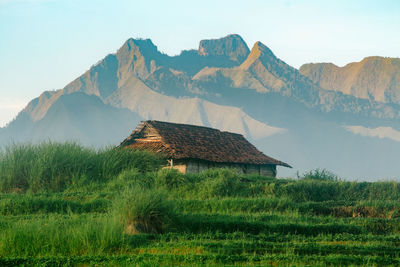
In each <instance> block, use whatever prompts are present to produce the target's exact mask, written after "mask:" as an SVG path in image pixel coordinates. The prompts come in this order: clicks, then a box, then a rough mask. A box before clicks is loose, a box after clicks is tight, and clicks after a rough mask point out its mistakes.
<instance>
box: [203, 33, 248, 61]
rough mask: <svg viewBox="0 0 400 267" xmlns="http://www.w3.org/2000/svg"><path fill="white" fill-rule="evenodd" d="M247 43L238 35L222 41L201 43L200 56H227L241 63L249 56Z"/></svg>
mask: <svg viewBox="0 0 400 267" xmlns="http://www.w3.org/2000/svg"><path fill="white" fill-rule="evenodd" d="M249 53H250V50H249V47H248V46H247V44H246V42H245V41H244V40H243V39H242V37H240V35H238V34H230V35H227V36H225V37H223V38H220V39H209V40H202V41H200V45H199V54H200V55H202V56H226V57H228V58H230V59H232V60H234V61H237V62H239V63H241V62H243V61H244V60H245V59H246V58H247V56H248V55H249Z"/></svg>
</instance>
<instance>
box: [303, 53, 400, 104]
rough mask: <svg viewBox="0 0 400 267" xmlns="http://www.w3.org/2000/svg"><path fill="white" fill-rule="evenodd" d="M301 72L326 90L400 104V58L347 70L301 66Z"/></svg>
mask: <svg viewBox="0 0 400 267" xmlns="http://www.w3.org/2000/svg"><path fill="white" fill-rule="evenodd" d="M300 72H301V73H302V74H303V75H305V76H307V77H308V78H310V79H311V80H312V81H313V82H315V83H316V84H317V85H318V86H320V87H321V88H323V89H326V90H333V91H339V92H342V93H344V94H347V95H353V96H355V97H357V98H363V99H368V100H370V101H377V102H382V103H395V104H400V58H384V57H377V56H375V57H366V58H364V59H363V60H362V61H360V62H353V63H349V64H347V65H346V66H344V67H338V66H336V65H334V64H332V63H316V64H312V63H310V64H304V65H302V66H301V67H300Z"/></svg>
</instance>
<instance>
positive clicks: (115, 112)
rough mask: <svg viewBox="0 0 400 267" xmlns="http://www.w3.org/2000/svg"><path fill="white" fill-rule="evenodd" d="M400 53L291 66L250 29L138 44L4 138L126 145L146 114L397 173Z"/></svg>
mask: <svg viewBox="0 0 400 267" xmlns="http://www.w3.org/2000/svg"><path fill="white" fill-rule="evenodd" d="M399 118H400V59H397V58H381V57H369V58H366V59H364V60H362V61H361V62H356V63H351V64H348V65H346V66H345V67H342V68H340V67H337V66H335V65H333V64H330V63H319V64H305V65H303V66H301V67H300V69H299V70H297V69H295V68H293V67H291V66H289V65H288V64H286V63H285V62H283V61H282V60H280V59H279V58H277V57H276V56H275V55H274V53H273V52H272V51H271V50H270V49H269V48H268V47H267V46H266V45H264V44H262V43H261V42H256V43H255V44H254V45H253V47H252V48H251V49H249V47H248V46H247V44H246V43H245V42H244V40H243V39H242V38H241V37H240V36H238V35H228V36H226V37H224V38H221V39H215V40H203V41H201V42H200V44H199V48H198V50H187V51H182V53H181V54H180V55H178V56H172V57H171V56H168V55H165V54H163V53H161V52H160V51H158V49H157V47H156V46H155V45H154V44H153V43H152V41H151V40H149V39H129V40H127V41H126V42H125V43H124V44H123V45H122V47H121V48H120V49H118V50H117V52H116V53H115V54H110V55H107V56H106V57H105V58H104V59H103V60H101V61H100V62H98V63H97V64H96V65H94V66H92V67H91V68H90V69H89V70H88V71H87V72H85V73H84V74H82V75H81V76H80V77H78V78H77V79H75V80H74V81H72V82H71V83H69V84H68V85H67V86H65V87H64V88H63V89H61V90H58V91H51V92H49V91H47V92H44V93H42V94H41V95H40V96H39V97H38V98H35V99H34V100H32V101H31V102H30V103H29V104H28V105H27V107H26V108H25V109H24V110H22V111H21V112H20V113H19V115H18V116H17V118H16V119H15V120H13V121H12V122H10V123H9V124H8V126H7V127H6V128H2V129H1V128H0V143H2V144H7V143H9V142H12V141H14V142H20V141H24V142H25V141H34V142H37V141H40V140H57V141H64V140H77V141H79V142H81V143H83V144H85V145H91V146H97V147H98V146H104V145H117V144H119V142H121V141H122V140H123V139H124V138H125V137H127V136H128V135H129V134H130V132H131V131H132V130H133V129H134V128H135V126H136V124H137V123H138V122H139V121H140V120H148V119H156V120H163V121H171V122H177V123H189V124H196V125H204V126H210V127H214V128H219V129H222V130H227V131H232V132H237V133H241V134H243V135H245V136H246V137H247V138H248V139H250V141H251V142H253V143H254V144H255V145H256V146H257V147H258V148H259V149H260V150H262V151H263V152H264V153H265V154H266V155H269V156H272V157H275V158H278V159H281V160H284V161H285V162H288V163H289V164H290V165H292V166H293V167H294V170H284V169H283V168H281V169H279V170H278V175H279V176H285V175H293V174H294V173H295V172H296V171H297V170H299V171H300V172H303V171H305V170H310V169H315V168H327V169H329V170H331V171H333V172H335V173H337V174H338V175H340V176H343V177H344V178H347V179H369V180H373V179H374V180H376V179H380V178H396V176H397V175H398V174H399V171H400V167H399V165H398V163H397V160H398V159H399V158H400V143H399V142H400V123H399V121H400V120H399Z"/></svg>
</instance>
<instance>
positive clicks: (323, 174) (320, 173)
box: [297, 169, 339, 181]
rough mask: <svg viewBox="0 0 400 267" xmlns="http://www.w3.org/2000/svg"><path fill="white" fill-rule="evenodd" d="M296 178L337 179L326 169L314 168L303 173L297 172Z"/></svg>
mask: <svg viewBox="0 0 400 267" xmlns="http://www.w3.org/2000/svg"><path fill="white" fill-rule="evenodd" d="M297 178H298V179H299V180H301V179H311V180H319V181H338V180H339V177H338V176H337V175H336V174H334V173H333V172H330V171H328V170H326V169H315V170H311V171H308V172H305V173H304V174H303V175H301V176H300V175H299V174H297Z"/></svg>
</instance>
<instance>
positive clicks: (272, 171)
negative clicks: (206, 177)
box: [172, 160, 276, 177]
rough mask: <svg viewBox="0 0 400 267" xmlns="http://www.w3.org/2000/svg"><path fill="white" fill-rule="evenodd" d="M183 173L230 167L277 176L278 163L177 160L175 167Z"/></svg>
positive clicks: (249, 172) (241, 170) (246, 172)
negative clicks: (258, 163)
mask: <svg viewBox="0 0 400 267" xmlns="http://www.w3.org/2000/svg"><path fill="white" fill-rule="evenodd" d="M172 168H174V169H177V170H178V171H180V172H182V173H199V172H202V171H205V170H207V169H210V168H229V169H234V170H235V171H237V172H238V173H244V174H259V175H263V176H269V177H275V176H276V165H255V164H235V163H219V162H207V161H196V160H181V161H175V163H174V165H173V167H172Z"/></svg>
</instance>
